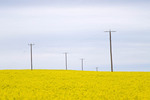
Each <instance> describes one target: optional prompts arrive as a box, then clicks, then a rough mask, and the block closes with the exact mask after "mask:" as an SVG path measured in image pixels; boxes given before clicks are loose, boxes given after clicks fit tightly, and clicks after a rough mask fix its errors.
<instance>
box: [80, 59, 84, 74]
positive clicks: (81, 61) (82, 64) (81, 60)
mask: <svg viewBox="0 0 150 100" xmlns="http://www.w3.org/2000/svg"><path fill="white" fill-rule="evenodd" d="M83 61H84V59H83V58H82V59H81V68H82V71H83Z"/></svg>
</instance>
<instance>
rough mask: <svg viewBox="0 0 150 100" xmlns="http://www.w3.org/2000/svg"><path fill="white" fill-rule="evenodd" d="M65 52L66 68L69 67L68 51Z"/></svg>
mask: <svg viewBox="0 0 150 100" xmlns="http://www.w3.org/2000/svg"><path fill="white" fill-rule="evenodd" d="M64 54H65V65H66V70H67V69H68V57H67V56H68V53H67V52H65V53H64Z"/></svg>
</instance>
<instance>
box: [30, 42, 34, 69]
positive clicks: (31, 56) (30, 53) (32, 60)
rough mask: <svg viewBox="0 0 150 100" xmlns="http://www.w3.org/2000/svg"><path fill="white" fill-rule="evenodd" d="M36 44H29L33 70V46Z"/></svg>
mask: <svg viewBox="0 0 150 100" xmlns="http://www.w3.org/2000/svg"><path fill="white" fill-rule="evenodd" d="M33 45H34V44H29V46H30V54H31V70H33V60H32V46H33Z"/></svg>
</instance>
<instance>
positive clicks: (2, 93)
mask: <svg viewBox="0 0 150 100" xmlns="http://www.w3.org/2000/svg"><path fill="white" fill-rule="evenodd" d="M0 100H150V72H113V73H112V72H94V71H71V70H69V71H64V70H33V71H30V70H0Z"/></svg>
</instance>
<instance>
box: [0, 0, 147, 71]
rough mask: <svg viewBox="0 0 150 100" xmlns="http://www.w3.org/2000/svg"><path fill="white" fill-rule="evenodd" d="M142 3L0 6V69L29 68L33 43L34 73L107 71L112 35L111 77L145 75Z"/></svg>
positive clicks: (8, 0) (33, 0)
mask: <svg viewBox="0 0 150 100" xmlns="http://www.w3.org/2000/svg"><path fill="white" fill-rule="evenodd" d="M149 4H150V2H149V1H148V0H143V1H140V0H126V1H120V0H114V1H111V2H110V1H109V0H107V1H106V0H105V1H102V0H92V1H91V0H76V1H70V0H64V1H63V2H62V0H44V1H43V0H42V1H40V0H39V1H37V0H30V1H29V0H21V1H20V0H13V1H12V0H5V1H2V0H0V5H1V6H0V23H1V24H0V40H1V41H0V45H1V51H0V55H1V58H0V69H27V68H30V62H29V61H30V59H29V46H28V43H35V44H36V45H35V46H34V66H35V68H37V69H38V68H40V69H43V68H46V69H63V68H65V67H64V55H63V54H62V53H63V52H66V51H67V52H69V69H77V70H80V69H81V68H80V58H85V59H86V60H85V69H86V70H95V67H100V69H101V70H105V71H107V70H110V67H109V66H110V58H109V36H108V33H104V31H105V30H109V29H112V30H116V31H117V32H116V33H113V34H112V40H113V58H114V66H115V69H116V71H119V70H121V71H131V70H132V71H150V67H149V66H150V63H149V61H150V53H149V51H150V34H149V32H150V24H149V23H150V11H149V9H150V7H149Z"/></svg>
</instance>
